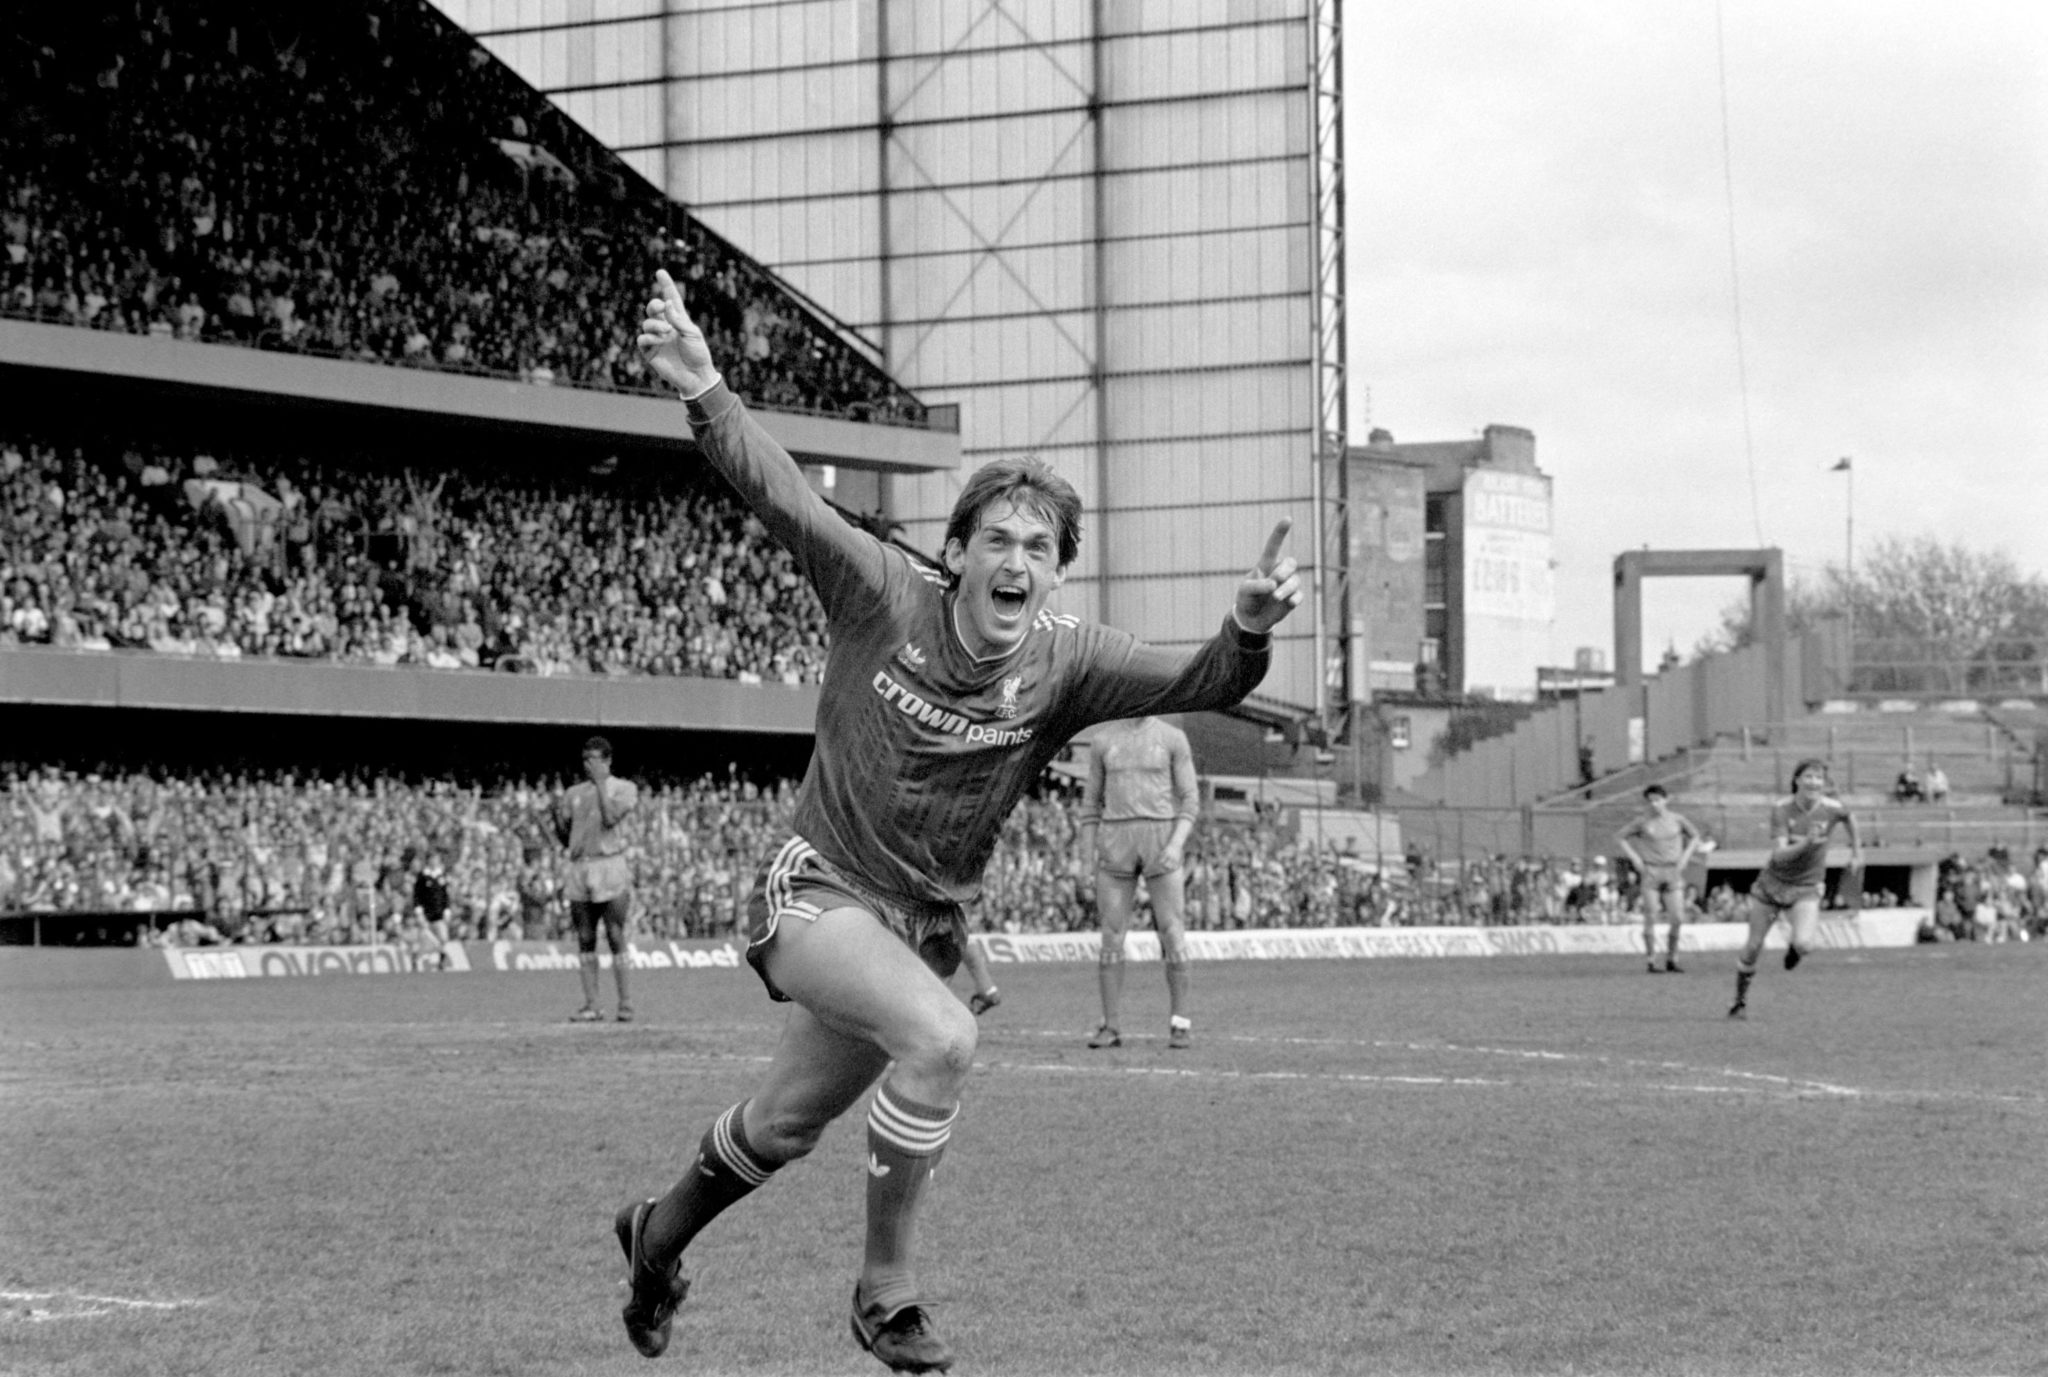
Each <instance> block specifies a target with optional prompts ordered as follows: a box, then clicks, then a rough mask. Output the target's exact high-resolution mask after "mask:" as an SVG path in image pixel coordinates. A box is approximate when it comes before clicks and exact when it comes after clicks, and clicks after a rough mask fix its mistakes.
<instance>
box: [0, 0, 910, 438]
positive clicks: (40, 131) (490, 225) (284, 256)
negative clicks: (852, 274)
mask: <svg viewBox="0 0 2048 1377" xmlns="http://www.w3.org/2000/svg"><path fill="white" fill-rule="evenodd" d="M4 52H5V58H4V65H0V92H4V95H0V110H4V112H5V119H4V121H0V237H4V241H5V251H6V258H5V262H4V265H0V269H4V273H5V278H4V290H0V302H4V310H5V311H6V312H7V313H8V314H11V315H15V316H20V317H26V318H31V319H38V320H45V321H56V322H62V323H65V324H70V325H78V326H85V327H89V328H92V329H100V330H115V331H124V332H128V333H132V334H141V335H159V336H164V337H170V338H178V339H195V340H206V341H210V342H215V343H221V344H240V345H249V346H254V347H256V348H262V349H282V350H293V351H298V352H303V353H310V354H319V355H325V356H330V357H335V358H346V359H356V360H363V361H370V362H377V363H385V364H394V365H403V366H408V367H431V368H444V369H454V370H460V371H464V372H474V373H484V374H490V375H496V376H504V377H517V378H520V379H523V380H525V381H527V382H531V383H541V384H549V383H554V384H573V385H577V386H585V387H599V388H614V389H634V390H652V388H651V387H650V381H649V379H648V378H647V377H646V376H645V375H644V373H643V372H642V367H641V363H640V360H639V357H638V355H637V354H636V353H635V351H634V349H633V347H632V339H631V335H630V324H631V323H630V322H627V321H622V320H621V318H620V311H619V303H621V302H630V301H632V300H633V299H635V297H636V296H637V295H639V294H640V293H642V292H643V291H644V290H645V283H646V278H647V271H648V264H649V263H650V262H660V261H667V262H670V263H673V264H676V265H677V267H678V271H679V273H680V274H681V275H682V278H683V280H684V281H685V284H686V287H687V290H688V291H689V293H690V298H691V308H692V311H693V313H694V315H695V316H696V318H697V320H698V321H699V322H700V324H702V325H703V326H704V328H705V330H706V333H707V334H708V335H709V336H710V338H711V345H712V348H713V350H714V352H715V353H716V355H717V357H718V358H719V359H720V360H721V361H724V363H725V368H726V375H727V379H728V381H729V382H730V383H731V384H732V386H733V387H734V389H735V390H736V391H738V392H740V393H741V394H742V395H744V396H746V397H747V398H748V399H749V400H750V401H752V402H755V403H756V404H758V405H762V406H768V407H777V408H783V409H792V410H807V411H817V412H823V413H828V414H833V415H840V416H846V417H849V418H853V419H859V420H867V421H882V422H894V423H901V424H911V425H922V424H924V423H925V421H926V419H927V417H926V413H925V410H924V408H923V407H922V406H921V405H920V404H919V403H918V402H917V400H916V398H914V397H913V396H911V395H910V394H909V393H907V392H905V391H904V390H903V389H902V388H901V387H899V386H897V385H896V384H895V383H894V382H893V381H892V380H890V379H889V378H888V377H887V375H886V374H884V373H883V372H881V370H880V369H879V368H877V367H876V366H875V365H874V364H873V363H872V361H870V360H869V359H868V358H866V357H865V356H864V355H862V354H861V353H860V352H859V350H857V349H856V348H854V347H853V346H852V345H851V344H849V343H848V342H847V341H846V340H845V339H843V338H841V337H840V336H839V335H838V334H837V333H836V332H835V330H834V329H833V328H832V327H831V326H830V324H829V323H828V322H826V321H825V320H824V319H823V318H822V317H821V316H820V315H819V314H818V313H817V312H816V311H815V310H814V309H813V308H812V307H810V306H809V305H808V304H807V303H804V302H802V301H800V300H799V299H797V298H796V297H795V296H793V295H792V294H791V293H790V292H789V291H788V290H787V288H786V287H784V286H783V285H781V284H780V283H778V282H777V281H776V280H775V279H774V278H773V277H771V276H770V275H769V274H767V273H766V272H764V271H763V270H762V269H761V268H760V267H759V266H758V265H757V264H755V263H753V262H752V261H751V260H750V259H748V258H746V257H745V255H743V254H741V253H739V252H737V251H736V250H734V249H733V248H732V247H731V246H730V245H728V244H726V243H725V242H724V241H722V240H720V239H719V238H718V237H717V236H716V235H714V234H712V233H710V232H709V231H707V230H706V229H704V227H703V226H701V225H699V224H698V223H697V222H696V221H694V220H693V219H691V218H690V217H688V216H687V215H686V214H684V213H683V212H682V211H680V210H679V209H676V208H674V207H673V206H672V205H671V204H670V203H669V202H667V201H666V200H665V199H664V198H663V197H661V196H659V195H658V194H657V193H656V192H655V191H654V189H653V188H651V187H649V186H647V185H646V183H645V182H644V181H642V180H641V179H640V178H639V177H638V176H637V175H636V174H634V173H633V172H632V171H631V170H630V169H628V168H627V167H626V166H625V165H624V164H623V163H621V162H620V161H619V160H617V159H616V158H615V157H613V156H612V155H611V154H610V153H609V152H608V151H606V150H605V149H604V148H603V147H602V146H601V145H600V144H598V143H597V142H596V141H595V140H594V139H592V138H590V137H589V135H588V134H587V133H585V132H584V131H583V130H581V129H580V128H578V127H577V126H576V125H575V124H573V123H572V122H570V121H569V120H567V119H566V118H564V117H563V116H562V115H561V114H560V113H559V112H558V111H556V110H555V109H554V108H553V107H552V106H551V105H549V104H548V102H547V101H546V100H545V99H544V98H543V97H541V96H539V95H538V94H537V93H535V92H534V91H532V90H531V89H530V88H529V87H527V86H525V85H524V84H523V83H522V82H520V81H519V80H518V79H517V78H516V77H515V76H513V75H512V74H511V73H510V72H509V71H507V70H506V69H505V68H504V67H503V66H502V65H500V64H499V63H498V62H497V61H496V59H494V58H492V57H491V56H490V55H489V54H487V53H486V52H484V50H483V49H482V48H480V47H478V46H477V45H476V44H475V43H474V42H473V41H472V40H471V39H470V38H469V37H468V36H467V35H465V34H463V33H462V32H461V31H460V30H459V29H457V28H455V27H454V26H453V25H451V24H449V23H448V22H447V21H446V20H445V19H444V18H443V17H442V16H440V15H439V14H438V13H436V12H435V11H434V10H433V9H432V8H431V7H430V6H428V5H426V4H424V3H421V0H352V3H343V4H337V5H328V6H314V7H305V8H300V7H285V8H280V7H277V6H271V5H262V4H258V3H255V2H254V0H229V3H222V4H210V5H206V6H203V7H175V6H171V5H168V4H160V3H143V4H140V5H135V6H121V7H97V6H89V5H35V6H29V7H26V8H24V9H23V10H21V11H20V12H19V13H18V14H16V15H15V16H14V21H13V23H12V24H11V25H10V26H9V32H8V34H7V36H6V40H5V46H4Z"/></svg>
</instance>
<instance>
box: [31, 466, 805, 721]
mask: <svg viewBox="0 0 2048 1377" xmlns="http://www.w3.org/2000/svg"><path fill="white" fill-rule="evenodd" d="M444 462H446V463H447V466H445V467H442V468H439V469H438V470H436V471H434V472H432V473H431V474H428V473H422V472H420V471H417V470H414V469H412V468H409V467H407V466H405V465H404V464H403V463H400V462H394V461H393V460H392V459H390V458H389V457H388V456H381V455H377V454H353V455H347V456H336V455H328V456H323V457H322V458H321V459H319V460H316V459H312V458H307V457H303V456H274V455H253V454H238V453H231V452H226V451H223V452H221V453H219V454H203V453H191V452H185V453H180V452H175V451H170V450H167V449H165V448H162V447H158V446H149V445H143V444H138V443H134V442H123V441H120V440H118V439H113V438H109V437H104V436H100V437H94V438H91V439H88V440H85V441H84V442H81V443H67V444H62V445H58V444H47V443H40V442H37V441H34V440H30V441H29V442H28V443H26V444H23V443H17V442H14V441H12V440H5V439H0V510H4V513H5V528H4V531H0V645H9V644H14V645H51V646H55V647H58V648H63V649H85V650H90V649H102V650H103V649H109V648H121V649H145V648H146V649H150V650H156V651H160V652H167V653H182V654H210V655H216V656H225V657H240V656H265V655H269V656H294V657H303V658H314V659H332V660H338V661H343V662H357V663H374V664H410V665H422V666H427V667H430V668H442V669H456V668H464V667H467V668H477V667H483V668H499V669H506V670H523V671H528V672H535V673H567V672H592V673H610V674H666V675H681V674H694V675H704V676H709V677H714V678H753V679H759V680H766V681H775V682H788V683H800V682H811V681H814V680H815V679H816V677H817V674H818V672H819V669H820V667H821V666H822V664H823V659H824V618H823V614H822V612H821V610H820V609H819V607H818V605H817V601H816V599H815V597H814V596H813V595H812V593H811V591H810V587H809V585H808V584H806V583H804V582H803V581H802V580H801V579H799V578H798V577H797V575H796V573H795V571H794V569H793V567H792V565H791V562H790V559H789V556H788V555H787V554H786V553H784V552H783V551H782V550H781V549H780V548H779V547H777V546H776V545H774V544H773V543H772V542H771V541H769V540H768V539H767V537H766V533H765V531H764V530H763V529H762V528H761V526H760V524H759V523H758V522H757V521H755V520H754V519H753V518H752V517H750V516H748V515H747V514H746V513H745V512H744V511H743V510H742V509H741V508H740V507H739V505H738V504H737V503H736V502H735V501H734V500H733V499H732V498H731V495H730V493H729V492H727V491H726V490H725V489H724V488H723V487H721V486H717V485H715V484H713V483H711V482H709V481H708V480H706V479H705V478H704V476H703V475H702V474H701V472H700V471H698V470H696V469H695V468H694V467H692V466H675V467H674V468H671V469H668V470H664V471H662V472H659V473H655V474H649V475H640V476H638V477H632V476H628V477H620V476H618V475H608V476H592V475H588V474H570V475H566V476H565V475H559V474H555V475H548V474H526V475H518V474H507V473H505V472H503V471H502V470H500V469H483V468H478V467H476V466H466V465H463V464H461V463H457V462H449V461H444Z"/></svg>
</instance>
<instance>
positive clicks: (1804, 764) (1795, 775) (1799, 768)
mask: <svg viewBox="0 0 2048 1377" xmlns="http://www.w3.org/2000/svg"><path fill="white" fill-rule="evenodd" d="M1808 770H1819V771H1820V775H1821V778H1822V779H1826V778H1827V776H1828V763H1827V762H1826V761H1825V760H1822V759H1821V758H1820V757H1819V756H1810V757H1808V758H1807V759H1805V760H1802V761H1800V762H1799V763H1798V764H1797V765H1794V766H1793V767H1792V783H1793V784H1794V785H1797V784H1798V783H1799V776H1801V775H1803V774H1805V773H1806V772H1807V771H1808Z"/></svg>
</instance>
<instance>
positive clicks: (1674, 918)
mask: <svg viewBox="0 0 2048 1377" xmlns="http://www.w3.org/2000/svg"><path fill="white" fill-rule="evenodd" d="M1643 802H1645V803H1647V804H1649V806H1650V811H1649V812H1647V813H1645V814H1643V815H1642V816H1641V817H1639V818H1637V819H1636V820H1635V821H1634V822H1631V823H1630V824H1629V825H1628V826H1626V827H1624V828H1622V829H1621V832H1620V833H1619V834H1618V835H1617V836H1616V837H1615V839H1614V840H1615V843H1616V845H1618V846H1620V847H1621V849H1622V850H1623V851H1624V852H1626V853H1627V854H1628V858H1629V859H1630V860H1631V861H1633V862H1635V867H1636V872H1637V873H1638V874H1639V875H1641V876H1642V877H1643V880H1642V883H1643V950H1644V951H1645V952H1647V953H1648V954H1649V960H1650V971H1651V973H1652V974H1655V973H1656V971H1657V919H1658V917H1659V915H1662V916H1663V917H1664V919H1665V921H1667V922H1668V923H1669V924H1670V925H1671V926H1670V928H1669V930H1668V931H1667V932H1666V934H1665V938H1664V969H1665V970H1666V971H1667V972H1669V973H1670V974H1673V975H1676V974H1678V973H1679V972H1680V971H1681V970H1682V969H1683V968H1682V967H1681V966H1680V965H1679V964H1678V931H1679V929H1680V928H1682V927H1684V926H1685V868H1686V867H1687V866H1688V865H1690V864H1692V853H1693V852H1694V850H1696V849H1697V848H1698V846H1699V844H1700V829H1699V828H1697V827H1695V826H1693V825H1692V822H1691V820H1690V819H1688V818H1686V817H1685V816H1684V815H1683V814H1681V813H1675V812H1673V811H1672V810H1671V795H1670V794H1668V793H1666V792H1665V789H1664V786H1663V785H1661V784H1652V785H1651V786H1650V787H1649V788H1647V789H1645V790H1643Z"/></svg>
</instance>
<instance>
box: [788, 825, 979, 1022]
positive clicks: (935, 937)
mask: <svg viewBox="0 0 2048 1377" xmlns="http://www.w3.org/2000/svg"><path fill="white" fill-rule="evenodd" d="M835 908H857V909H860V910H861V911H862V912H864V913H867V914H871V915H872V916H873V917H874V919H875V921H876V922H878V923H880V924H881V925H882V926H883V927H885V928H887V929H888V930H889V931H890V932H892V933H894V934H896V936H897V937H898V938H900V939H901V940H902V942H903V944H904V945H905V946H907V947H909V948H910V949H911V950H912V951H914V952H916V953H917V955H918V958H919V959H920V960H922V961H923V962H924V964H925V965H926V966H927V967H929V968H930V969H931V971H932V973H933V974H934V975H936V976H938V977H939V979H941V980H948V979H951V978H952V975H953V973H954V972H955V971H957V970H959V969H960V962H961V960H962V959H963V957H962V954H963V953H964V952H965V951H966V948H967V921H966V916H965V915H964V914H963V913H962V912H961V910H960V906H959V905H958V904H914V905H913V904H906V903H902V902H900V901H892V900H890V899H888V898H886V897H884V896H882V895H878V894H873V893H870V892H869V891H868V890H867V889H865V888H864V887H862V886H859V885H856V884H855V883H853V882H852V881H851V880H849V879H847V878H846V876H844V875H842V874H841V873H840V872H839V871H837V870H835V869H833V868H832V865H831V863H830V862H828V861H827V860H826V859H825V858H824V857H823V856H820V855H819V854H818V852H817V850H816V848H814V847H813V846H812V845H811V844H810V843H809V842H807V841H805V840H804V839H803V838H802V837H791V838H790V839H789V840H788V841H786V842H784V843H783V844H782V846H781V848H780V849H779V850H777V851H776V853H775V854H774V856H772V857H771V858H770V859H769V861H768V864H767V865H765V866H763V867H762V869H761V874H760V876H759V877H758V878H757V879H756V880H755V881H754V893H753V897H752V898H750V899H749V900H748V901H747V964H748V965H750V966H752V967H753V968H754V974H756V975H758V976H760V977H761V983H762V984H763V985H765V986H766V987H767V989H768V997H769V998H770V999H773V1000H776V1001H778V1002H781V1003H787V1002H788V1001H789V996H788V995H786V994H784V993H783V992H782V991H781V990H779V989H777V988H776V985H775V982H774V981H773V980H770V979H769V978H768V969H767V955H768V947H769V944H770V943H772V942H773V941H774V940H775V933H776V930H777V929H778V928H779V927H780V926H781V925H782V920H783V919H784V918H785V917H795V918H799V919H802V920H803V921H805V922H816V921H817V919H818V917H819V915H821V914H824V913H827V912H829V911H831V910H832V909H835Z"/></svg>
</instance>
